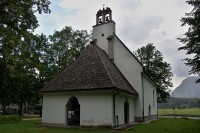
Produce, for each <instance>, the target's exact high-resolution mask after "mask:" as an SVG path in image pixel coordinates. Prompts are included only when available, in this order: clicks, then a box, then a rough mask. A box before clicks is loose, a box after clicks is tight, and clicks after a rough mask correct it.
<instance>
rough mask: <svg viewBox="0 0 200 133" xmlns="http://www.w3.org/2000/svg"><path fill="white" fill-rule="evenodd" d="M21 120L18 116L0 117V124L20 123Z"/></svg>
mask: <svg viewBox="0 0 200 133" xmlns="http://www.w3.org/2000/svg"><path fill="white" fill-rule="evenodd" d="M21 120H22V118H21V117H20V116H18V115H0V123H10V122H20V121H21Z"/></svg>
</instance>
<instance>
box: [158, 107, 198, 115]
mask: <svg viewBox="0 0 200 133" xmlns="http://www.w3.org/2000/svg"><path fill="white" fill-rule="evenodd" d="M167 114H174V110H173V109H159V110H158V115H167ZM175 114H184V115H200V108H188V109H175Z"/></svg>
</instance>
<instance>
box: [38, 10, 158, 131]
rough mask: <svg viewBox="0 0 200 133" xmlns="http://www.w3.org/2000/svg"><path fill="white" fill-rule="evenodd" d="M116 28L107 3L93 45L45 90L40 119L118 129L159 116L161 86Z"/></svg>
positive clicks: (60, 123) (94, 31)
mask: <svg viewBox="0 0 200 133" xmlns="http://www.w3.org/2000/svg"><path fill="white" fill-rule="evenodd" d="M115 26H116V24H115V22H114V21H113V17H112V10H111V9H110V8H109V7H106V8H103V9H101V10H99V11H98V12H97V14H96V24H95V25H94V26H93V33H92V41H91V44H90V45H89V46H88V48H87V49H86V50H85V51H84V52H83V53H82V54H81V55H80V57H79V58H78V59H77V60H75V61H74V62H73V63H72V64H71V65H69V66H68V67H67V68H66V69H65V70H64V71H63V72H61V73H59V74H58V75H57V76H56V77H55V78H54V79H53V80H52V81H50V82H49V83H48V84H46V85H45V86H44V87H43V88H42V89H41V92H42V94H43V111H42V123H44V124H46V125H53V126H64V127H66V126H78V127H79V126H80V127H93V126H94V127H97V126H100V127H102V126H104V127H110V128H115V127H118V126H120V125H125V124H129V123H133V122H141V121H146V120H152V119H156V118H157V104H156V103H157V99H156V95H157V91H156V87H157V86H156V85H155V83H154V82H153V81H152V80H151V79H150V78H149V77H148V76H147V75H146V73H145V72H144V71H143V70H144V69H143V66H142V64H141V63H140V62H139V61H138V60H137V58H136V57H135V56H134V55H133V53H132V52H131V51H130V50H129V49H128V48H127V47H126V45H125V44H124V43H123V42H122V41H121V40H120V39H119V37H118V36H117V35H116V29H115ZM127 34H128V31H127ZM149 107H150V108H149Z"/></svg>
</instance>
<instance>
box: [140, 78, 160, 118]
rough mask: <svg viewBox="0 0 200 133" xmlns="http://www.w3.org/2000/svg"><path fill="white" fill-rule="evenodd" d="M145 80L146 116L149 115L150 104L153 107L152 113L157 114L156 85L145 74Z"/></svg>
mask: <svg viewBox="0 0 200 133" xmlns="http://www.w3.org/2000/svg"><path fill="white" fill-rule="evenodd" d="M143 81H144V116H149V105H150V108H151V111H150V113H151V114H150V115H157V92H156V87H155V86H154V85H153V84H151V82H150V81H149V79H148V78H147V77H146V76H143ZM153 91H154V95H153Z"/></svg>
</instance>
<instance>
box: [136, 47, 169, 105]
mask: <svg viewBox="0 0 200 133" xmlns="http://www.w3.org/2000/svg"><path fill="white" fill-rule="evenodd" d="M134 54H135V55H136V57H137V58H138V60H139V61H140V62H141V63H142V65H143V66H144V71H145V73H147V75H148V76H149V77H150V78H151V79H152V80H153V81H154V82H155V83H156V85H157V86H158V88H157V93H158V102H166V100H167V98H168V97H169V92H167V91H168V90H169V87H172V86H173V85H172V83H171V80H172V76H173V74H172V72H171V66H170V64H169V63H167V62H165V61H163V55H162V54H161V52H160V51H158V50H156V48H155V46H153V44H147V45H146V46H145V47H142V48H139V49H137V50H136V51H135V52H134Z"/></svg>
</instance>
